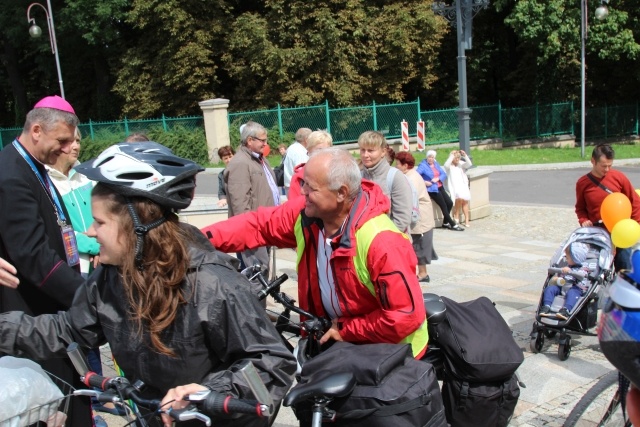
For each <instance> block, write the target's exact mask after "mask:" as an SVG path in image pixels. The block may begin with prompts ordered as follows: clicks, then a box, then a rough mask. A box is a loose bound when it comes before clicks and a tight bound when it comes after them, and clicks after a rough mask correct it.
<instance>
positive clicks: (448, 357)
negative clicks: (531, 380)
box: [432, 297, 524, 382]
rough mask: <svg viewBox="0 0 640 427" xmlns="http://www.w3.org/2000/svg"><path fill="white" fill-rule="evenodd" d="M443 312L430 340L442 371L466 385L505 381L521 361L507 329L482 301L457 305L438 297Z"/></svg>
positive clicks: (480, 299) (517, 348) (522, 357)
mask: <svg viewBox="0 0 640 427" xmlns="http://www.w3.org/2000/svg"><path fill="white" fill-rule="evenodd" d="M441 299H442V301H443V302H444V304H445V306H446V308H447V311H446V318H445V320H444V321H443V322H441V323H440V324H438V325H436V326H435V328H433V330H434V331H435V334H436V336H435V337H432V339H435V340H436V341H437V343H438V344H439V346H440V348H441V349H442V351H443V352H444V355H445V362H444V363H445V370H446V371H447V372H448V373H449V374H451V375H453V376H454V377H456V378H458V379H461V380H466V381H469V382H486V381H505V380H506V379H509V378H511V376H512V375H513V374H514V373H515V371H516V369H518V367H519V366H520V364H522V362H523V361H524V355H523V353H522V349H521V348H520V347H519V346H518V344H517V343H516V341H515V340H514V339H513V334H512V332H511V330H510V329H509V325H507V323H506V322H505V321H504V319H503V318H502V316H501V315H500V313H499V312H498V310H496V308H495V307H494V305H493V303H492V302H491V301H490V300H489V299H488V298H486V297H480V298H478V299H476V300H473V301H468V302H463V303H458V302H455V301H453V300H451V299H449V298H445V297H441Z"/></svg>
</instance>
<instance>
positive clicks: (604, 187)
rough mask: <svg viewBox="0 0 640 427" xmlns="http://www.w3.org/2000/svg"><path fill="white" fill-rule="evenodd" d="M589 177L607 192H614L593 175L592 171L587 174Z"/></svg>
mask: <svg viewBox="0 0 640 427" xmlns="http://www.w3.org/2000/svg"><path fill="white" fill-rule="evenodd" d="M587 177H588V178H589V179H590V180H591V182H593V183H594V184H595V185H597V186H598V187H600V188H602V189H603V190H604V191H606V192H607V193H609V194H611V193H613V191H611V190H609V189H608V188H607V187H606V186H605V185H604V184H602V183H601V182H600V181H598V180H597V179H596V177H595V176H593V175H591V172H589V173H588V174H587Z"/></svg>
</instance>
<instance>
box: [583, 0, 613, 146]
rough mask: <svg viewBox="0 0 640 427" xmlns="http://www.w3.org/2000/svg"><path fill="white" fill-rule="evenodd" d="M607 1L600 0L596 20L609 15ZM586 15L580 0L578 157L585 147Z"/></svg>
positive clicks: (585, 7)
mask: <svg viewBox="0 0 640 427" xmlns="http://www.w3.org/2000/svg"><path fill="white" fill-rule="evenodd" d="M608 3H609V0H600V6H598V8H597V9H596V18H597V19H598V20H600V21H601V20H603V19H605V18H606V17H607V16H608V15H609V8H607V4H608ZM588 20H589V19H588V15H587V0H580V156H581V157H584V147H585V143H584V141H585V128H586V126H585V116H586V96H585V92H586V83H587V75H586V57H585V45H586V42H587V32H588V28H589V22H588Z"/></svg>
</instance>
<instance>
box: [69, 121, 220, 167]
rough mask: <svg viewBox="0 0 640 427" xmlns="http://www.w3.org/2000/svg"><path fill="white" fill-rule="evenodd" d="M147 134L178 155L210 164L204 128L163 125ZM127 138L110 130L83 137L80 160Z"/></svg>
mask: <svg viewBox="0 0 640 427" xmlns="http://www.w3.org/2000/svg"><path fill="white" fill-rule="evenodd" d="M147 136H148V137H149V139H151V140H152V141H156V142H158V143H160V144H162V145H164V146H166V147H168V148H170V149H171V150H172V151H173V153H174V154H175V155H176V156H179V157H183V158H186V159H190V160H193V161H194V162H196V163H198V164H200V165H202V166H206V165H207V164H209V155H208V151H207V139H206V137H205V134H204V129H201V128H196V129H188V128H186V127H184V126H181V125H177V126H174V127H173V128H172V129H171V130H169V131H168V132H165V131H164V130H163V129H162V127H160V126H155V127H151V128H150V129H149V131H148V132H147ZM125 138H126V136H125V135H124V133H112V132H109V131H108V130H103V131H99V132H96V133H95V135H94V138H93V139H91V138H83V139H82V152H81V153H80V161H85V160H89V159H92V158H95V157H97V156H98V155H99V154H100V153H101V152H102V151H103V150H104V149H105V148H107V147H109V146H111V145H113V144H117V143H119V142H122V141H124V140H125Z"/></svg>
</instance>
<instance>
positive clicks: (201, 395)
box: [184, 390, 211, 402]
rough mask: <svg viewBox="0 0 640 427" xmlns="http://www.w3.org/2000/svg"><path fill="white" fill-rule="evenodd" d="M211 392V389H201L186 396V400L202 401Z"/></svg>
mask: <svg viewBox="0 0 640 427" xmlns="http://www.w3.org/2000/svg"><path fill="white" fill-rule="evenodd" d="M209 393H211V390H201V391H198V392H195V393H190V394H187V395H186V396H184V400H188V401H189V402H202V401H203V400H205V399H206V398H207V395H208V394H209Z"/></svg>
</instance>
